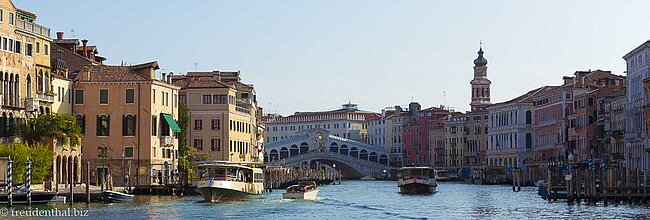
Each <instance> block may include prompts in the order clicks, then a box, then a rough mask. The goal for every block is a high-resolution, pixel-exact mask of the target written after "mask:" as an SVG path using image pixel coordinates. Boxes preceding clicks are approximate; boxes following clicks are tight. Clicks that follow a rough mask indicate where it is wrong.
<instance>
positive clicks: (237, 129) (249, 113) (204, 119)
mask: <svg viewBox="0 0 650 220" xmlns="http://www.w3.org/2000/svg"><path fill="white" fill-rule="evenodd" d="M171 77H172V78H173V82H174V85H177V86H179V87H181V90H180V100H181V102H183V103H185V105H186V106H187V109H188V111H189V112H188V113H189V116H190V124H189V127H188V128H187V132H188V134H187V142H188V143H187V145H188V146H192V147H194V148H196V149H197V150H199V152H202V153H205V154H207V155H208V156H209V158H210V159H213V160H222V161H244V162H260V161H261V160H260V158H259V154H260V152H261V151H262V146H261V144H260V143H259V142H260V141H261V138H262V136H261V135H262V132H263V131H264V130H263V129H262V128H263V127H261V126H259V121H260V120H259V118H258V113H261V109H258V107H257V96H256V94H255V89H254V88H253V86H252V85H248V84H244V83H242V82H241V80H240V77H239V72H220V71H214V72H188V73H187V74H186V75H177V76H171Z"/></svg>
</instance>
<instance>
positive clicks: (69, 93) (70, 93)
mask: <svg viewBox="0 0 650 220" xmlns="http://www.w3.org/2000/svg"><path fill="white" fill-rule="evenodd" d="M70 91H72V89H68V92H66V93H67V94H68V103H72V92H70Z"/></svg>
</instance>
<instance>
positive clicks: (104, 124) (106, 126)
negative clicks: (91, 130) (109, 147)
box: [97, 115, 111, 136]
mask: <svg viewBox="0 0 650 220" xmlns="http://www.w3.org/2000/svg"><path fill="white" fill-rule="evenodd" d="M110 119H111V116H109V115H98V116H97V136H109V135H110V130H111V129H110V127H111V120H110Z"/></svg>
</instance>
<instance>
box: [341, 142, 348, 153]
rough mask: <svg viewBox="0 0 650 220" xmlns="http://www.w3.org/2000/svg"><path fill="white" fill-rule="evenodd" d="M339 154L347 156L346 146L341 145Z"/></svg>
mask: <svg viewBox="0 0 650 220" xmlns="http://www.w3.org/2000/svg"><path fill="white" fill-rule="evenodd" d="M339 153H340V154H343V155H348V145H345V144H344V145H341V148H340V149H339Z"/></svg>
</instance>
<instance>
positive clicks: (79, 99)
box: [74, 89, 84, 105]
mask: <svg viewBox="0 0 650 220" xmlns="http://www.w3.org/2000/svg"><path fill="white" fill-rule="evenodd" d="M74 104H78V105H81V104H84V91H83V90H78V89H77V90H74Z"/></svg>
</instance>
